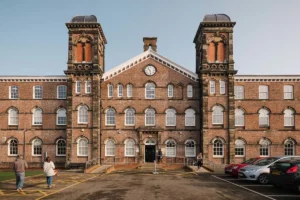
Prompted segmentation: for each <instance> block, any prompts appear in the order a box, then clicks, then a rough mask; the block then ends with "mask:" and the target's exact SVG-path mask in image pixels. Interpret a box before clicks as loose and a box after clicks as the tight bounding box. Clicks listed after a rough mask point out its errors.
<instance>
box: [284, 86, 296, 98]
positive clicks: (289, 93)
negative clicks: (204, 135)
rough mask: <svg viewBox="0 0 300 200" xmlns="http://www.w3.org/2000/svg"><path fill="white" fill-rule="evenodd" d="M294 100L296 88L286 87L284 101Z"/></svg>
mask: <svg viewBox="0 0 300 200" xmlns="http://www.w3.org/2000/svg"><path fill="white" fill-rule="evenodd" d="M293 98H294V88H293V86H292V85H285V86H284V99H293Z"/></svg>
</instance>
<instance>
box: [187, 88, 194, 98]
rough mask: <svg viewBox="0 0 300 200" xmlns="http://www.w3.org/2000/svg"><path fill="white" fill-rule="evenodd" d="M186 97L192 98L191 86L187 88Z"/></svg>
mask: <svg viewBox="0 0 300 200" xmlns="http://www.w3.org/2000/svg"><path fill="white" fill-rule="evenodd" d="M187 97H188V98H192V97H193V86H192V85H188V86H187Z"/></svg>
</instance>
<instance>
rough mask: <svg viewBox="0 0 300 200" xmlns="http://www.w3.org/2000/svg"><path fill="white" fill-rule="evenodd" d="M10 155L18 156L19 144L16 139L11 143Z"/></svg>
mask: <svg viewBox="0 0 300 200" xmlns="http://www.w3.org/2000/svg"><path fill="white" fill-rule="evenodd" d="M8 154H9V155H18V142H17V140H15V139H12V140H10V142H9V153H8Z"/></svg>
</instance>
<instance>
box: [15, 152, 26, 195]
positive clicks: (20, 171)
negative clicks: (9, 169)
mask: <svg viewBox="0 0 300 200" xmlns="http://www.w3.org/2000/svg"><path fill="white" fill-rule="evenodd" d="M27 168H28V165H27V162H26V161H25V160H23V156H22V155H18V156H17V159H16V161H15V162H14V165H13V170H14V171H15V174H16V189H17V191H18V192H23V190H22V188H23V185H24V179H25V169H27Z"/></svg>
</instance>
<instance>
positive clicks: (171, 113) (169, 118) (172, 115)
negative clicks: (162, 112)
mask: <svg viewBox="0 0 300 200" xmlns="http://www.w3.org/2000/svg"><path fill="white" fill-rule="evenodd" d="M166 126H176V110H174V109H168V110H166Z"/></svg>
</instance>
